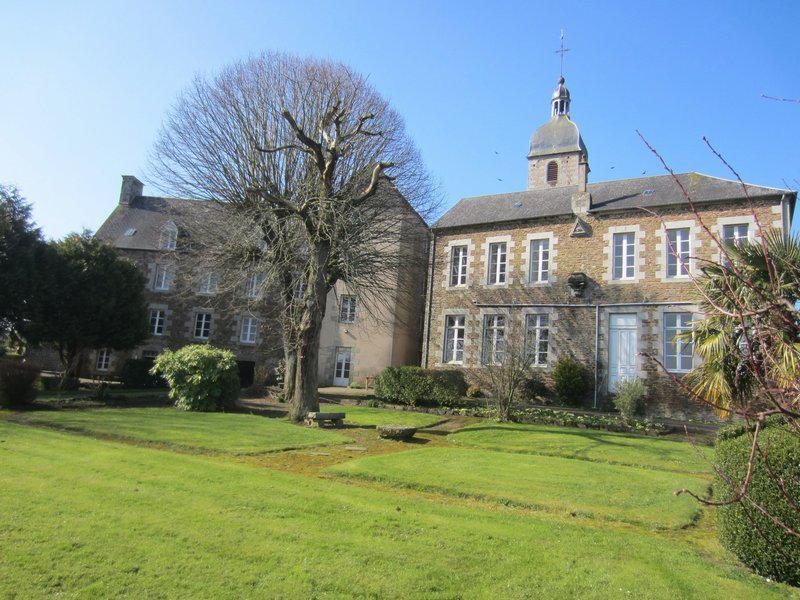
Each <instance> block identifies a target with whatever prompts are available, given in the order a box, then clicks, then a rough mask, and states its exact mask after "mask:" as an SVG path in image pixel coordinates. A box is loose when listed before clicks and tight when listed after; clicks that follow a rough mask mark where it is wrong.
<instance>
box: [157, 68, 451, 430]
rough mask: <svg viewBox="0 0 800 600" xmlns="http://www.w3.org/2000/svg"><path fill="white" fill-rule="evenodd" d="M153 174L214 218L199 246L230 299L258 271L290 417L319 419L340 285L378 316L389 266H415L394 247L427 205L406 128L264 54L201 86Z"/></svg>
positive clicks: (180, 105) (169, 125) (186, 103)
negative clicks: (322, 353)
mask: <svg viewBox="0 0 800 600" xmlns="http://www.w3.org/2000/svg"><path fill="white" fill-rule="evenodd" d="M151 166H152V173H153V176H154V179H155V180H156V182H157V184H159V185H160V186H161V187H163V188H165V189H166V190H168V191H170V192H172V193H176V194H178V195H184V196H189V197H193V198H199V199H204V200H209V201H213V202H215V203H216V204H217V206H218V207H219V209H220V210H219V221H217V222H218V223H223V224H224V225H223V229H219V228H217V235H216V236H214V235H208V236H206V237H203V240H202V242H201V243H202V245H203V249H204V251H205V252H204V255H205V256H206V257H207V260H209V261H210V262H212V263H214V264H217V265H222V266H224V269H223V270H224V271H225V277H224V278H223V279H225V280H227V281H228V282H229V283H228V285H229V286H234V285H240V284H241V281H242V275H243V274H244V273H251V272H253V271H254V270H259V271H260V272H262V273H264V276H265V285H266V286H271V289H274V290H277V291H278V295H279V297H280V303H281V307H282V315H283V321H282V322H283V325H284V329H285V336H284V345H285V352H286V356H287V363H288V364H291V363H294V364H295V365H296V367H295V374H294V377H290V379H292V380H293V383H294V389H293V391H292V408H291V411H290V414H291V417H292V418H293V419H295V420H301V419H302V418H303V417H304V416H305V414H306V413H307V412H308V411H310V410H316V409H317V408H318V399H317V368H318V367H317V363H318V354H319V341H320V330H321V326H322V320H323V317H324V316H325V309H326V299H327V296H328V293H329V292H330V291H331V289H333V287H334V285H335V284H336V282H337V281H344V282H346V284H347V285H348V287H349V288H352V289H353V290H356V291H357V293H358V294H359V296H360V297H361V298H363V299H364V302H363V303H362V304H363V305H364V306H368V307H382V308H381V309H376V310H375V312H376V315H377V314H378V313H381V314H382V313H385V310H386V309H388V307H390V306H391V302H392V300H393V299H392V298H389V297H388V296H387V291H388V290H392V289H393V288H394V285H392V283H393V280H396V273H397V269H398V267H399V266H401V265H402V264H404V263H407V262H408V261H409V260H419V257H418V256H416V257H413V258H412V257H411V256H409V255H407V253H406V252H404V249H405V248H409V249H410V248H414V247H415V245H414V244H407V243H406V244H404V243H403V242H404V241H407V236H411V235H414V232H415V231H416V232H419V231H421V230H420V228H419V227H417V228H416V229H415V228H414V227H413V224H414V223H413V222H414V220H418V219H419V218H420V217H419V215H422V217H427V216H429V215H430V214H431V213H432V211H433V210H435V208H436V206H435V201H434V199H435V197H436V196H435V195H434V193H433V187H432V186H431V184H430V180H429V178H428V175H427V173H426V171H425V169H424V168H423V165H422V161H421V158H420V155H419V153H418V151H417V149H416V147H415V145H414V143H413V142H412V141H411V139H410V138H409V137H408V135H407V134H406V132H405V126H404V123H403V120H402V119H401V118H400V116H399V115H398V114H397V113H396V112H395V111H394V110H393V109H392V108H391V107H390V105H389V103H388V102H387V101H386V100H385V99H384V98H382V97H381V96H380V95H379V94H378V93H377V92H376V91H375V90H374V89H373V87H372V86H371V85H370V84H369V82H368V81H367V79H366V78H365V77H363V76H362V75H359V74H358V73H356V72H354V71H353V70H351V69H350V68H348V67H347V66H345V65H343V64H340V63H335V62H331V61H326V60H318V59H312V58H298V57H295V56H290V55H285V54H278V53H266V54H263V55H261V56H259V57H256V58H251V59H248V60H246V61H243V62H240V63H237V64H234V65H231V66H229V67H227V68H225V69H223V70H222V71H221V72H220V73H219V74H218V75H216V76H215V77H212V78H204V77H197V78H196V79H195V80H194V82H193V83H192V84H191V85H190V86H189V87H188V89H187V90H186V91H185V92H184V93H183V94H182V95H181V96H180V97H179V99H178V102H177V103H176V105H175V107H174V108H173V109H172V110H171V111H170V113H169V115H168V117H167V119H166V122H165V124H164V126H163V129H162V131H161V133H160V136H159V138H158V141H157V143H156V145H155V148H154V152H153V154H152V159H151ZM414 211H416V213H415V212H414ZM206 225H208V223H207V224H206ZM206 229H209V227H206ZM423 235H424V234H423ZM416 247H418V245H417V246H416ZM408 252H411V250H409V251H408ZM291 385H292V383H291V382H289V386H290V388H291Z"/></svg>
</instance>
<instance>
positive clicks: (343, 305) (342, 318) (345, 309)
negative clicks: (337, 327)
mask: <svg viewBox="0 0 800 600" xmlns="http://www.w3.org/2000/svg"><path fill="white" fill-rule="evenodd" d="M355 320H356V297H355V296H347V295H344V296H342V299H341V301H340V303H339V322H340V323H353V322H355Z"/></svg>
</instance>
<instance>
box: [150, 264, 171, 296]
mask: <svg viewBox="0 0 800 600" xmlns="http://www.w3.org/2000/svg"><path fill="white" fill-rule="evenodd" d="M169 285H170V276H169V267H167V266H165V265H156V273H155V276H154V277H153V289H154V290H158V291H162V292H163V291H166V290H168V289H169Z"/></svg>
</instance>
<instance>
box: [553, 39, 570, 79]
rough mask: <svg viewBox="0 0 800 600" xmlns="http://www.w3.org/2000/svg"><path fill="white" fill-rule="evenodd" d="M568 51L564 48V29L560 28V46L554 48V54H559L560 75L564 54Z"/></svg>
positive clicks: (562, 69) (562, 71) (562, 68)
mask: <svg viewBox="0 0 800 600" xmlns="http://www.w3.org/2000/svg"><path fill="white" fill-rule="evenodd" d="M567 52H569V48H564V30H563V29H562V30H561V47H560V48H559V49H558V50H556V54H560V55H561V76H562V77H563V76H564V54H565V53H567Z"/></svg>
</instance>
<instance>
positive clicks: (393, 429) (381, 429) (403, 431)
mask: <svg viewBox="0 0 800 600" xmlns="http://www.w3.org/2000/svg"><path fill="white" fill-rule="evenodd" d="M375 429H377V430H378V436H379V437H381V438H383V439H385V440H398V441H401V442H407V441H408V440H410V439H411V438H413V437H414V434H415V433H417V428H416V427H407V426H405V425H378V426H377V427H376V428H375Z"/></svg>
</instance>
